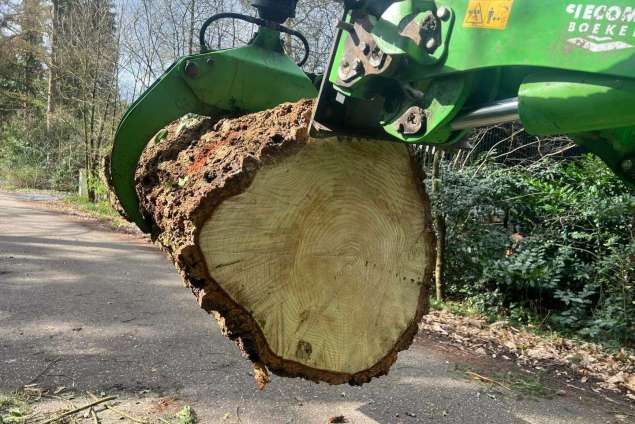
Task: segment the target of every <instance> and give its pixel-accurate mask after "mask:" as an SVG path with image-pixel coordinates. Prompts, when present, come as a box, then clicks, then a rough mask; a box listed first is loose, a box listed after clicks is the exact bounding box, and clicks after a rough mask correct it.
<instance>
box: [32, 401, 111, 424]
mask: <svg viewBox="0 0 635 424" xmlns="http://www.w3.org/2000/svg"><path fill="white" fill-rule="evenodd" d="M114 399H117V396H108V397H105V398H103V399H97V400H95V401H94V402H91V403H89V404H87V405H84V406H80V407H79V408H75V409H73V410H71V411H68V412H64V413H63V414H61V415H58V416H57V417H53V418H49V419H48V420H46V421H43V422H42V423H40V424H51V423H54V422H55V421H58V420H61V419H62V418H64V417H68V416H69V415H75V414H77V413H78V412H81V411H83V410H84V409H88V408H92V407H93V406H95V405H99V404H101V403H104V402H108V401H111V400H114Z"/></svg>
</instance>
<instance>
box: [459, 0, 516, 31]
mask: <svg viewBox="0 0 635 424" xmlns="http://www.w3.org/2000/svg"><path fill="white" fill-rule="evenodd" d="M513 2H514V0H469V3H468V5H467V12H466V13H465V20H464V21H463V26H464V27H465V28H487V29H505V28H506V27H507V21H508V20H509V15H510V14H511V12H512V3H513Z"/></svg>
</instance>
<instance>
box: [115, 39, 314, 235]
mask: <svg viewBox="0 0 635 424" xmlns="http://www.w3.org/2000/svg"><path fill="white" fill-rule="evenodd" d="M316 95H317V90H316V88H315V87H314V85H313V83H312V81H311V80H310V79H309V77H308V76H307V75H306V74H305V73H304V72H303V71H302V69H301V68H300V67H299V66H298V65H296V64H295V63H294V62H293V61H292V60H291V59H290V58H289V57H288V56H286V55H285V54H284V53H283V49H282V44H281V41H280V33H279V32H278V31H276V30H275V29H272V28H269V27H260V29H259V30H258V33H257V35H256V37H255V38H254V40H253V41H252V42H251V43H250V44H249V45H247V46H244V47H239V48H235V49H227V50H221V51H216V52H208V53H202V54H195V55H191V56H186V57H183V58H180V59H179V60H178V61H177V62H175V63H174V64H173V65H172V66H170V68H169V69H168V70H167V71H165V73H164V74H163V75H162V76H161V77H160V78H159V79H158V80H157V81H156V82H155V83H154V84H153V85H152V86H151V87H149V88H148V89H147V90H146V92H145V93H144V94H143V95H142V96H141V97H139V99H138V100H136V101H135V102H134V103H133V104H132V105H131V106H130V108H129V109H128V111H127V112H126V113H125V115H124V117H123V119H122V120H121V123H120V124H119V127H118V129H117V133H116V136H115V141H114V145H113V150H112V156H111V162H110V169H111V171H110V180H111V184H112V186H113V189H114V191H115V194H116V195H117V197H118V199H119V201H120V203H121V205H122V207H123V208H124V210H125V212H126V214H127V216H128V217H129V218H130V219H131V220H132V221H134V222H135V223H136V224H137V226H139V228H140V229H141V230H143V231H146V232H149V231H150V228H149V225H148V224H147V223H146V222H145V221H144V219H143V217H142V215H141V213H140V212H139V206H138V199H137V194H136V192H135V185H134V174H135V170H136V168H137V163H138V161H139V158H140V156H141V153H142V152H143V149H144V148H145V146H146V145H147V144H148V142H149V141H150V139H151V138H152V137H153V136H154V135H155V134H156V133H157V132H158V131H159V130H161V129H162V128H163V127H165V126H166V125H167V124H169V123H170V122H172V121H174V120H176V119H178V118H179V117H181V116H183V115H185V114H188V113H195V114H199V115H207V116H219V117H220V116H225V115H229V114H232V113H244V112H256V111H260V110H265V109H268V108H271V107H273V106H275V105H278V104H280V103H283V102H287V101H296V100H299V99H302V98H314V97H316Z"/></svg>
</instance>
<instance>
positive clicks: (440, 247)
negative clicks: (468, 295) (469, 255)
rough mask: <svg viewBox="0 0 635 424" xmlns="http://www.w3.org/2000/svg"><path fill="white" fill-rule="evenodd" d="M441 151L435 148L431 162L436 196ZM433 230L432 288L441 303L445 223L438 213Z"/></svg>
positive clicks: (436, 212) (434, 218)
mask: <svg viewBox="0 0 635 424" xmlns="http://www.w3.org/2000/svg"><path fill="white" fill-rule="evenodd" d="M443 153H444V152H443V150H441V149H439V148H437V149H436V151H435V152H434V160H433V162H432V193H433V194H438V193H439V188H440V184H441V180H440V179H441V161H442V160H443ZM433 222H434V229H435V232H436V236H437V254H436V259H435V264H434V286H435V292H436V293H435V294H436V299H437V301H439V302H441V301H443V299H444V297H445V293H444V286H443V270H444V268H445V239H446V223H445V216H444V215H443V213H442V212H440V211H435V212H434V216H433Z"/></svg>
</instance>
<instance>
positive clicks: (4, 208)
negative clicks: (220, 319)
mask: <svg viewBox="0 0 635 424" xmlns="http://www.w3.org/2000/svg"><path fill="white" fill-rule="evenodd" d="M24 199H25V198H24V196H23V195H19V194H9V193H4V192H0V391H7V390H12V389H15V388H16V387H20V386H22V385H24V384H27V383H29V382H32V381H33V380H34V379H36V381H37V382H38V383H39V384H40V385H41V386H44V387H51V388H54V387H57V386H61V385H64V386H66V387H71V388H74V389H77V390H86V389H92V390H96V391H104V392H108V393H110V392H117V393H123V394H125V393H131V394H132V393H134V394H138V393H139V392H140V391H141V392H142V393H143V392H144V391H146V390H150V391H151V392H152V393H158V394H160V395H173V396H178V397H179V398H180V399H183V400H184V401H185V402H187V403H189V404H191V405H192V406H193V408H194V409H195V410H196V411H197V413H198V416H199V419H200V422H202V423H216V422H222V423H227V422H232V421H231V420H232V419H233V420H235V421H234V422H238V420H240V422H242V423H320V424H323V423H325V422H326V420H327V419H328V417H331V416H335V415H340V414H341V415H344V416H345V417H346V418H347V419H348V420H349V421H348V422H352V423H428V422H435V423H465V424H471V423H474V424H477V423H478V424H485V423H491V424H497V423H589V424H597V423H602V422H614V418H613V416H612V415H611V414H610V413H608V412H610V405H608V406H606V407H602V405H601V404H599V403H597V402H590V401H588V400H585V399H583V400H580V399H578V398H577V397H576V396H573V395H567V396H562V397H561V396H556V397H555V398H554V399H532V398H527V397H526V396H519V395H518V394H516V393H505V392H504V391H503V392H501V391H498V392H497V391H496V390H495V389H494V390H493V389H491V388H488V387H487V386H484V385H482V384H480V383H476V382H473V381H469V380H467V379H466V378H465V375H464V374H463V373H461V372H459V371H457V361H458V360H457V359H456V357H454V356H452V355H448V354H445V355H444V354H443V353H442V352H441V351H440V350H439V349H437V348H436V347H435V346H434V345H432V344H431V343H432V342H431V341H430V340H429V339H426V338H425V337H424V338H422V339H420V340H419V341H418V342H417V343H416V344H415V345H414V346H413V347H412V348H411V349H410V350H408V351H407V352H403V353H401V354H400V356H399V361H398V362H397V364H396V365H395V366H394V368H393V370H392V372H391V373H390V375H389V376H387V377H383V378H380V379H376V380H374V381H373V382H371V383H370V384H367V385H365V386H363V387H361V388H360V387H349V386H328V385H325V384H319V385H318V384H315V383H310V382H307V381H303V380H299V379H284V378H278V377H275V376H274V377H273V381H272V382H271V384H270V385H269V386H268V387H267V389H266V390H265V391H264V392H260V391H258V390H257V389H256V387H255V384H254V381H253V377H252V376H251V375H250V364H249V362H248V361H247V360H245V359H243V358H242V357H241V356H240V355H239V352H238V349H237V348H236V347H235V346H234V344H233V343H232V342H231V341H229V340H227V339H225V338H224V337H223V336H222V335H221V334H220V332H219V330H218V328H217V326H216V324H215V322H214V321H213V319H211V318H210V317H209V316H208V315H207V314H206V313H205V312H203V311H202V310H200V309H199V308H198V306H197V305H196V302H195V301H194V298H193V297H192V296H191V294H190V293H189V292H188V290H187V289H185V288H183V286H182V284H181V282H180V279H179V277H178V275H177V274H176V272H175V271H174V269H173V268H172V266H171V265H170V264H169V262H168V260H167V259H166V258H165V257H164V256H163V254H162V253H161V252H159V251H158V250H157V249H155V248H154V247H153V246H151V245H150V244H148V243H147V242H145V241H143V240H141V239H139V238H137V237H134V236H127V235H123V234H117V233H112V232H109V231H107V230H104V229H100V228H99V227H98V226H96V225H90V224H87V223H86V222H83V221H81V220H79V219H78V218H75V217H71V216H68V215H65V214H63V213H61V212H55V211H51V210H49V209H46V208H43V207H40V206H38V204H37V202H33V201H29V202H25V201H24ZM27 200H37V199H32V198H30V199H27ZM490 365H491V366H493V367H494V368H495V367H496V363H493V365H492V364H490ZM237 410H238V412H239V416H240V417H239V419H238V418H236V414H235V412H236V411H237ZM228 412H230V413H231V418H228V415H227V414H228Z"/></svg>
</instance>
